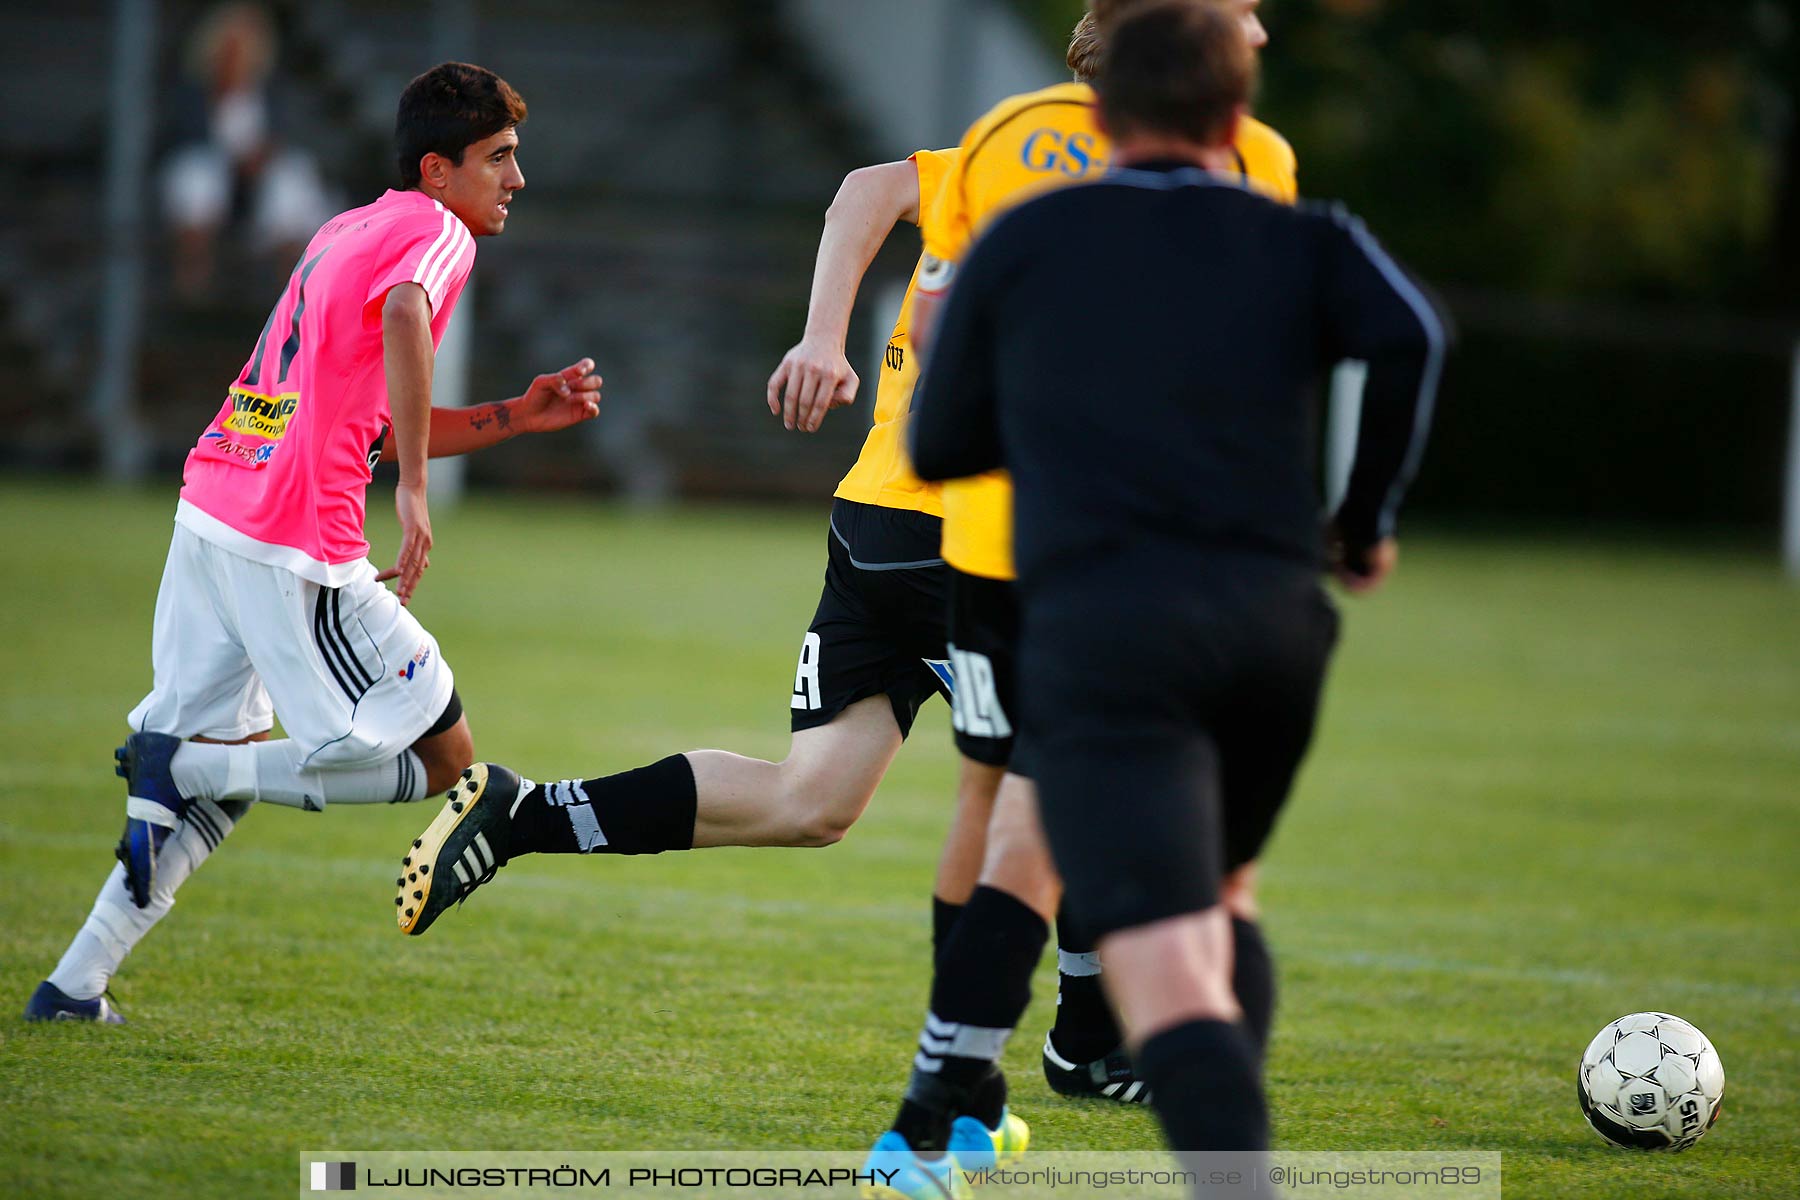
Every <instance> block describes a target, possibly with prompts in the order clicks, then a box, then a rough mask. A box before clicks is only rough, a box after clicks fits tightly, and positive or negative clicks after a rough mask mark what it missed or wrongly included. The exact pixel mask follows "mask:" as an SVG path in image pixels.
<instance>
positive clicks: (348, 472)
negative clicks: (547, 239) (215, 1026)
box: [25, 63, 600, 1024]
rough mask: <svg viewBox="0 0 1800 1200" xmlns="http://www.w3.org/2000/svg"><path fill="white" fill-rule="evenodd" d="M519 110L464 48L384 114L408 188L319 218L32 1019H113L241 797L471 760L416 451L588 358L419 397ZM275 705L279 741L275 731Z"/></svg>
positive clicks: (397, 794) (496, 438) (207, 464)
mask: <svg viewBox="0 0 1800 1200" xmlns="http://www.w3.org/2000/svg"><path fill="white" fill-rule="evenodd" d="M524 119H525V102H524V101H523V100H521V99H519V96H518V93H516V92H514V91H513V89H512V88H511V87H509V86H508V85H507V83H506V81H505V80H503V79H501V78H500V77H499V76H497V75H495V74H494V73H493V72H491V71H487V70H484V69H483V68H481V67H476V66H470V65H468V64H466V63H444V64H442V65H440V66H438V67H434V68H433V69H432V70H430V71H427V72H426V73H425V74H423V75H421V76H419V77H418V78H417V79H415V80H413V81H412V83H411V84H409V85H408V86H407V89H406V91H405V93H404V94H402V96H401V97H400V111H399V116H398V119H397V120H396V122H395V131H394V135H395V141H396V143H397V148H398V152H399V165H400V177H401V179H400V181H401V184H402V189H401V190H399V191H390V192H388V193H387V194H386V195H384V196H382V197H381V199H379V200H377V201H375V203H373V204H370V205H367V206H365V207H363V208H358V209H352V210H351V211H349V212H346V213H342V214H340V215H339V216H336V217H333V218H332V219H331V220H330V221H327V222H326V223H325V225H324V226H323V227H322V228H321V229H320V230H319V232H318V233H317V234H315V235H314V236H313V239H312V241H311V243H310V244H309V245H308V246H307V247H306V251H305V253H304V254H302V255H301V258H300V262H299V264H298V265H297V266H296V268H295V270H294V274H293V277H292V278H291V279H289V280H288V284H287V287H286V289H285V290H284V291H283V292H282V294H281V298H280V299H279V300H277V301H276V304H275V309H274V311H273V312H271V313H270V314H269V319H268V323H267V324H265V325H264V326H263V329H262V335H261V336H260V337H259V338H257V340H256V347H255V349H254V350H253V351H252V352H251V355H250V360H249V361H248V362H247V363H246V364H245V366H244V369H243V371H242V372H240V373H239V375H238V377H237V379H236V381H235V382H233V383H232V384H231V386H230V388H229V389H228V390H227V392H226V397H225V403H224V405H223V406H222V407H221V408H220V409H219V413H218V415H217V416H216V417H214V418H213V421H212V424H211V425H210V426H208V428H207V430H206V432H205V433H204V434H202V435H201V437H200V440H199V443H198V444H197V445H196V446H195V447H194V450H193V452H192V453H191V454H189V455H188V459H187V465H186V468H185V470H184V482H183V486H182V489H181V500H180V503H179V504H178V506H177V507H176V512H175V535H174V541H173V542H172V544H171V545H170V548H169V558H168V563H167V565H166V566H165V567H164V569H163V578H162V586H161V589H160V591H159V592H158V595H157V600H156V621H155V628H154V632H153V634H152V642H151V658H152V664H153V667H154V683H153V685H152V687H151V691H150V694H149V695H148V696H146V697H145V698H144V700H143V702H142V703H141V704H139V705H138V706H137V707H136V708H135V709H133V710H132V712H131V716H130V717H129V718H128V719H129V721H130V724H131V728H132V730H133V732H132V734H131V736H130V737H129V738H128V739H126V742H125V745H124V746H122V747H120V749H119V751H118V754H117V758H118V760H119V773H120V774H121V775H123V776H124V777H125V778H126V780H127V782H128V785H129V786H128V789H127V790H128V798H127V800H126V822H125V836H124V838H123V839H122V840H121V841H120V843H119V849H118V857H119V865H118V866H116V867H115V868H113V872H112V874H111V876H110V877H109V878H108V879H107V881H106V883H105V885H104V886H102V888H101V889H100V895H99V897H98V898H97V899H96V900H95V901H94V907H93V911H92V912H90V913H89V915H88V918H87V921H86V923H85V924H83V925H82V927H81V930H80V932H79V933H77V934H76V935H75V940H74V941H73V942H72V943H71V944H70V946H69V949H68V950H67V952H65V953H64V955H63V957H62V961H61V962H60V963H58V964H57V966H56V969H55V970H54V971H52V972H51V974H50V978H49V979H47V980H45V981H44V982H43V983H42V984H40V985H39V986H38V989H37V991H36V992H35V993H34V994H33V995H32V997H31V1002H30V1004H29V1005H28V1006H27V1008H26V1010H25V1015H26V1017H27V1019H31V1020H94V1021H104V1022H108V1023H114V1024H116V1023H119V1022H122V1021H123V1018H122V1017H120V1016H119V1014H118V1012H117V1011H116V1010H115V1009H114V1008H113V1006H112V1004H111V1003H110V1002H109V1001H108V1000H107V998H106V995H105V991H106V987H107V983H108V981H109V980H110V979H111V978H112V975H113V973H114V972H115V971H116V970H118V967H119V963H120V962H121V961H123V959H124V957H125V955H126V954H128V953H129V952H130V951H131V948H132V947H133V946H135V945H136V944H137V943H138V941H139V940H141V939H142V938H143V936H144V935H145V934H146V933H148V932H149V931H150V928H151V926H153V925H154V924H156V922H157V921H158V920H160V919H161V918H162V916H163V915H164V914H165V913H167V912H168V911H169V909H170V907H171V906H172V905H173V904H174V902H175V889H176V888H177V887H179V886H180V885H181V882H182V881H183V880H184V879H186V878H187V877H188V876H189V875H191V874H192V873H193V872H194V870H195V868H197V867H198V866H199V865H200V864H201V863H202V862H204V861H205V859H206V857H207V855H209V854H211V853H212V851H214V850H215V849H217V848H218V846H219V843H220V842H221V841H222V840H223V839H224V837H225V835H226V834H228V833H230V832H231V830H232V827H233V826H234V825H235V824H236V822H237V821H238V820H240V819H241V818H242V817H243V815H244V813H245V812H246V811H247V810H248V809H249V807H250V805H251V804H253V803H254V802H256V801H258V800H263V801H272V802H274V803H277V804H286V805H291V806H293V807H296V808H301V809H305V810H308V811H312V812H317V811H319V810H320V809H323V808H324V807H325V805H326V804H327V803H336V804H376V803H391V802H395V801H410V800H419V799H422V798H423V797H424V796H426V795H427V794H428V793H430V792H438V791H443V790H445V789H446V788H448V787H449V786H450V784H451V783H452V782H453V781H454V780H455V779H456V777H457V775H458V773H459V772H461V771H462V770H463V769H464V768H465V767H467V766H468V765H469V764H470V763H471V762H472V761H473V759H474V743H473V740H472V739H471V737H470V734H469V725H468V721H467V719H466V718H464V716H463V711H462V701H461V700H460V699H459V698H458V696H457V694H456V687H455V682H454V680H453V678H452V676H451V673H450V668H449V666H448V664H446V663H445V662H444V658H443V655H442V654H441V653H440V652H439V650H438V645H437V641H436V639H434V638H433V637H432V636H431V634H429V633H428V632H426V630H425V628H424V627H423V626H422V625H420V624H419V622H418V620H417V619H416V618H415V617H414V616H413V615H412V614H411V613H410V612H408V611H407V609H406V608H405V605H406V603H407V602H408V601H409V600H410V599H411V598H412V595H413V592H414V590H415V589H416V588H417V587H418V585H419V579H420V576H421V575H423V574H424V571H425V569H426V567H428V566H430V564H431V559H430V552H431V516H430V513H429V511H428V510H427V507H426V499H425V496H426V492H425V484H426V459H427V458H428V457H439V456H443V455H447V454H463V453H467V452H468V451H471V450H479V449H482V448H483V447H486V446H491V445H494V444H495V443H498V442H501V441H504V440H506V439H507V438H509V437H511V436H513V435H514V434H518V433H547V432H551V431H554V430H558V429H564V428H567V427H568V426H570V425H574V424H576V423H577V422H580V421H585V420H587V419H588V418H590V417H593V416H594V415H595V414H597V413H598V412H599V410H600V377H599V376H597V375H595V374H593V370H594V364H593V362H592V361H591V360H589V359H585V358H584V359H582V360H581V361H580V362H578V363H576V364H574V365H573V366H571V367H568V368H565V369H564V370H562V371H559V372H556V373H554V374H548V375H540V376H538V377H537V378H536V379H534V380H532V382H531V386H530V387H529V388H528V389H526V391H525V394H524V395H522V396H519V397H516V398H514V399H511V400H502V401H499V402H498V403H495V404H488V405H482V406H480V407H476V408H466V409H463V408H434V407H432V404H431V374H432V356H433V354H434V352H435V351H436V349H437V345H438V343H439V341H440V340H442V338H443V336H444V329H445V327H446V326H447V325H448V324H449V322H450V314H451V312H452V311H454V309H455V307H456V301H457V298H458V297H459V296H461V295H462V290H463V285H464V283H465V282H466V281H467V280H468V277H469V270H470V268H471V267H472V266H474V263H475V239H476V238H478V237H486V236H491V235H494V234H498V233H500V232H501V231H502V230H504V229H505V227H506V217H507V209H508V206H509V205H510V203H511V202H512V198H513V195H514V193H516V192H517V191H518V190H519V189H520V188H522V187H524V186H525V177H524V175H522V174H521V173H520V171H519V164H518V161H517V158H516V157H515V153H516V149H517V147H518V144H519V136H518V133H517V129H516V127H517V125H518V124H519V122H521V121H523V120H524ZM381 459H396V460H398V461H399V464H400V482H399V485H398V487H397V488H396V489H395V493H394V504H395V508H396V509H397V511H398V513H399V517H400V534H401V537H400V551H399V555H398V558H397V559H396V561H395V563H394V565H393V566H392V567H391V568H389V569H388V570H386V571H382V572H380V573H377V571H376V569H375V566H374V564H373V563H371V562H370V561H369V558H368V554H369V544H368V541H367V540H366V539H365V537H364V535H363V505H364V499H365V493H366V491H367V488H368V485H369V480H370V472H371V470H372V468H373V467H374V465H375V463H376V462H377V461H379V460H381ZM388 579H392V580H394V581H395V590H394V591H389V590H388V589H387V588H385V587H383V586H382V582H383V581H385V580H388ZM276 714H279V715H280V717H281V724H282V727H283V729H284V730H285V731H286V733H287V737H285V738H283V739H282V740H280V741H270V740H269V734H270V731H271V729H272V728H273V724H274V717H275V715H276Z"/></svg>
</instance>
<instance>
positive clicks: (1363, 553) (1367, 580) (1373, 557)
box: [1328, 537, 1400, 596]
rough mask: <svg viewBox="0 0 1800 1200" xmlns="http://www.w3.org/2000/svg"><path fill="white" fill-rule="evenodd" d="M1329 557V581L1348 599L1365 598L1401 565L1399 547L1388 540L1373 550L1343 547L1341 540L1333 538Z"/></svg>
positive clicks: (1396, 543)
mask: <svg viewBox="0 0 1800 1200" xmlns="http://www.w3.org/2000/svg"><path fill="white" fill-rule="evenodd" d="M1328 554H1329V560H1330V563H1331V574H1332V577H1333V578H1335V579H1336V580H1337V581H1338V583H1340V584H1342V585H1343V588H1344V590H1345V591H1347V592H1349V593H1350V594H1351V595H1353V596H1366V595H1368V594H1369V593H1370V592H1373V591H1375V590H1376V589H1377V588H1379V587H1380V586H1381V585H1382V584H1383V583H1386V582H1387V577H1388V576H1389V575H1392V574H1393V573H1394V566H1395V565H1396V564H1397V563H1398V562H1399V561H1400V543H1399V542H1396V541H1395V540H1394V539H1393V538H1391V537H1388V538H1382V539H1381V540H1380V541H1379V542H1376V543H1375V544H1374V545H1373V546H1367V547H1362V548H1351V547H1346V546H1345V545H1344V542H1343V539H1341V538H1338V537H1333V538H1332V539H1331V541H1330V543H1329V545H1328Z"/></svg>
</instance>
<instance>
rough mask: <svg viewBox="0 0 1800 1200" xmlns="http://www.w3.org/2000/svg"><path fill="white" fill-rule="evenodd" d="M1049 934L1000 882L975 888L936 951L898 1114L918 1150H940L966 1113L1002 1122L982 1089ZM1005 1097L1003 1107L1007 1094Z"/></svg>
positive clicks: (899, 1125) (1027, 996)
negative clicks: (928, 1007)
mask: <svg viewBox="0 0 1800 1200" xmlns="http://www.w3.org/2000/svg"><path fill="white" fill-rule="evenodd" d="M1049 932H1050V931H1049V927H1048V926H1046V925H1045V923H1044V919H1043V918H1042V917H1040V916H1038V915H1037V914H1036V913H1035V912H1033V911H1032V910H1031V909H1030V907H1028V906H1027V905H1025V904H1023V903H1021V902H1020V901H1019V900H1018V899H1017V898H1016V897H1013V896H1011V895H1009V894H1007V893H1006V892H1003V891H1000V890H999V889H997V888H991V887H979V888H976V889H975V894H974V895H973V896H971V897H970V898H969V903H968V905H967V906H966V907H965V908H964V909H963V914H962V919H961V920H959V921H957V923H956V927H955V929H954V930H953V931H952V932H951V934H950V938H949V940H948V941H947V942H946V943H945V945H944V949H943V953H942V954H940V955H939V956H938V962H937V969H936V971H935V972H934V974H933V978H932V981H931V1011H930V1012H929V1013H927V1014H926V1016H925V1029H924V1031H923V1032H922V1033H920V1035H919V1052H918V1054H916V1055H915V1056H914V1057H913V1071H912V1079H911V1081H910V1082H909V1083H908V1084H907V1088H906V1099H905V1100H904V1101H903V1102H902V1103H901V1105H900V1113H899V1116H897V1117H896V1118H895V1120H894V1128H895V1129H896V1130H898V1131H899V1132H900V1133H901V1134H902V1135H903V1136H904V1137H905V1138H906V1141H907V1144H908V1145H910V1146H911V1147H912V1148H913V1149H914V1150H918V1151H923V1152H935V1151H937V1150H941V1149H942V1148H943V1147H944V1145H945V1143H946V1142H947V1141H948V1140H949V1136H950V1123H951V1122H952V1121H953V1120H955V1119H956V1117H958V1116H960V1115H961V1114H963V1113H969V1114H970V1115H972V1116H977V1117H986V1116H988V1115H991V1117H992V1120H991V1122H990V1121H987V1120H985V1119H984V1121H983V1123H984V1124H988V1126H989V1128H992V1127H993V1125H995V1124H998V1123H999V1113H998V1112H994V1111H993V1101H994V1093H993V1092H992V1091H985V1094H984V1090H985V1089H992V1088H994V1087H995V1086H996V1085H995V1084H994V1083H993V1082H991V1081H990V1080H989V1076H990V1075H992V1074H996V1073H997V1064H998V1062H999V1060H1000V1052H1001V1050H1002V1049H1004V1048H1005V1046H1006V1039H1007V1038H1009V1037H1011V1036H1012V1031H1013V1028H1014V1027H1015V1026H1017V1025H1018V1023H1019V1018H1020V1017H1022V1016H1024V1015H1025V1006H1026V1005H1028V1004H1029V1003H1031V973H1032V971H1033V969H1035V968H1036V966H1037V961H1038V958H1039V957H1040V956H1041V955H1042V954H1043V952H1044V941H1045V939H1046V938H1047V937H1048V936H1049ZM998 1086H1001V1087H1003V1086H1004V1084H1001V1085H998ZM978 1101H979V1104H978ZM999 1103H1000V1105H1001V1106H1002V1107H1004V1105H1005V1097H1004V1093H1001V1094H1000V1097H999ZM977 1107H980V1108H981V1109H982V1110H983V1111H982V1112H980V1113H977V1112H976V1111H975V1109H976V1108H977Z"/></svg>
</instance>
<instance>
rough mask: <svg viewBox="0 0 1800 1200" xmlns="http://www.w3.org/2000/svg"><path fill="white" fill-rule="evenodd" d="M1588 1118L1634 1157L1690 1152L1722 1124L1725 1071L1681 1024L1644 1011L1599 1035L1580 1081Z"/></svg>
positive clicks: (1704, 1044) (1705, 1045)
mask: <svg viewBox="0 0 1800 1200" xmlns="http://www.w3.org/2000/svg"><path fill="white" fill-rule="evenodd" d="M1575 1094H1576V1095H1577V1096H1578V1097H1579V1098H1580V1099H1581V1115H1582V1116H1584V1117H1586V1118H1587V1119H1588V1124H1589V1125H1592V1126H1593V1127H1594V1130H1595V1132H1597V1133H1598V1134H1599V1135H1600V1136H1601V1137H1603V1138H1605V1139H1606V1140H1607V1141H1609V1142H1611V1143H1613V1144H1614V1145H1615V1146H1625V1147H1627V1148H1629V1149H1632V1150H1675V1151H1680V1150H1686V1149H1687V1148H1688V1147H1689V1146H1691V1145H1693V1144H1694V1143H1695V1142H1697V1141H1699V1140H1700V1138H1701V1136H1702V1135H1703V1134H1705V1133H1706V1131H1707V1130H1708V1129H1711V1128H1712V1124H1713V1122H1714V1121H1716V1120H1718V1119H1719V1098H1720V1097H1721V1096H1723V1095H1724V1094H1725V1068H1724V1066H1723V1065H1722V1064H1721V1063H1720V1062H1719V1052H1718V1051H1717V1050H1714V1049H1713V1044H1712V1043H1711V1042H1709V1041H1707V1040H1706V1035H1705V1034H1704V1033H1701V1032H1700V1031H1699V1030H1698V1029H1695V1028H1694V1027H1693V1026H1692V1025H1689V1024H1688V1023H1687V1022H1686V1021H1684V1020H1682V1019H1681V1018H1680V1017H1675V1016H1670V1015H1669V1014H1668V1013H1659V1012H1642V1013H1632V1014H1631V1015H1630V1016H1628V1017H1620V1018H1619V1019H1618V1020H1616V1021H1614V1022H1613V1023H1612V1024H1611V1025H1608V1026H1607V1027H1606V1028H1605V1029H1602V1030H1601V1031H1600V1032H1599V1033H1597V1034H1595V1035H1594V1040H1593V1041H1591V1042H1589V1043H1588V1048H1587V1051H1586V1052H1585V1053H1584V1054H1582V1056H1581V1067H1580V1069H1579V1070H1578V1071H1577V1072H1576V1075H1575Z"/></svg>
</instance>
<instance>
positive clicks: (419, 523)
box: [375, 483, 431, 604]
mask: <svg viewBox="0 0 1800 1200" xmlns="http://www.w3.org/2000/svg"><path fill="white" fill-rule="evenodd" d="M394 511H395V512H396V513H397V514H398V515H399V517H400V556H399V557H398V558H396V559H395V560H394V565H393V566H392V567H391V568H389V569H388V570H386V571H383V572H381V573H380V574H379V575H377V576H375V581H376V582H377V583H382V582H385V581H386V580H389V579H398V580H399V581H400V582H399V583H397V584H395V585H394V591H395V593H397V594H398V595H399V597H400V603H402V604H410V603H412V595H413V589H414V588H416V587H418V586H419V578H420V577H421V576H422V575H424V574H425V568H426V567H429V566H430V565H431V510H430V509H429V508H428V507H427V506H426V503H425V485H424V484H418V483H402V484H400V485H399V486H398V487H396V488H395V489H394Z"/></svg>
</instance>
